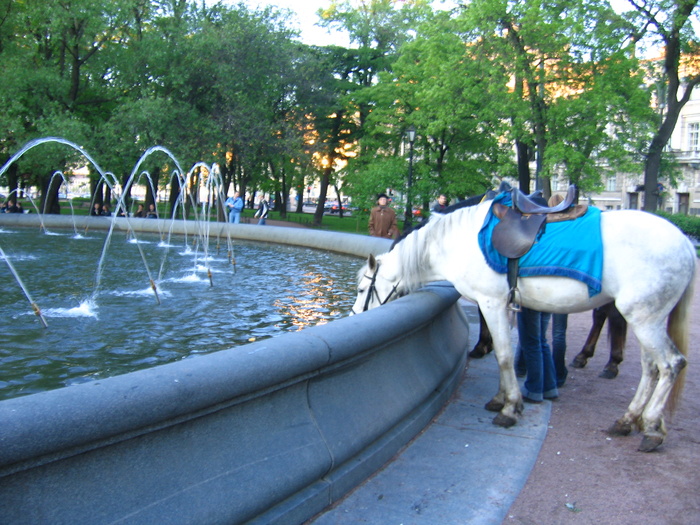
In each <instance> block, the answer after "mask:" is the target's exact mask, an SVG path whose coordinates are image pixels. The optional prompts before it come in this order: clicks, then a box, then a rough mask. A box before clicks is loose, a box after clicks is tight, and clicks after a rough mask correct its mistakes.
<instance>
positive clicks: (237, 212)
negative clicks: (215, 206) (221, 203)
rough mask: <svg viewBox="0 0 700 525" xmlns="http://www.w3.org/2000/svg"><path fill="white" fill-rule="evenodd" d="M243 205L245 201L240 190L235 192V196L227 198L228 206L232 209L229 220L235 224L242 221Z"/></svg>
mask: <svg viewBox="0 0 700 525" xmlns="http://www.w3.org/2000/svg"><path fill="white" fill-rule="evenodd" d="M243 206H245V202H243V199H242V198H241V193H240V192H238V191H237V192H236V193H234V194H233V197H229V198H228V199H226V207H227V208H228V209H229V210H230V211H229V216H228V221H229V222H232V223H233V224H238V223H239V222H241V212H242V211H243Z"/></svg>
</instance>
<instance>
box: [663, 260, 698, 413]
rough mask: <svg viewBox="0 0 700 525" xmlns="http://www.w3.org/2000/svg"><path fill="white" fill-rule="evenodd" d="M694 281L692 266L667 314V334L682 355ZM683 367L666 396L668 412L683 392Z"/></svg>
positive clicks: (685, 348)
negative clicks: (690, 273)
mask: <svg viewBox="0 0 700 525" xmlns="http://www.w3.org/2000/svg"><path fill="white" fill-rule="evenodd" d="M694 282H695V268H693V274H692V275H691V278H690V282H689V283H688V286H686V288H685V291H684V292H683V295H681V298H680V299H679V301H678V303H677V304H676V306H675V307H674V308H673V310H672V311H671V314H670V315H669V316H668V335H669V337H670V338H671V340H672V341H673V344H675V345H676V348H678V350H679V351H680V352H681V354H683V356H684V357H687V356H688V347H689V345H690V307H691V305H692V302H693V289H694ZM685 368H686V367H683V369H682V370H681V371H680V372H679V373H678V377H676V380H675V381H674V383H673V388H672V389H671V393H670V394H669V396H668V402H667V404H666V408H668V411H669V413H670V414H673V412H674V410H675V409H676V408H677V407H678V403H679V401H680V398H681V393H682V392H683V386H684V385H685Z"/></svg>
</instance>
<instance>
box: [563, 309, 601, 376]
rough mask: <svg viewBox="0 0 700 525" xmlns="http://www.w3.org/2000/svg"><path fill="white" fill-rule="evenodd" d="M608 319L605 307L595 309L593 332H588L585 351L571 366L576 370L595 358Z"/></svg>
mask: <svg viewBox="0 0 700 525" xmlns="http://www.w3.org/2000/svg"><path fill="white" fill-rule="evenodd" d="M607 318H608V312H607V310H606V309H605V306H601V307H600V308H595V309H593V326H591V331H590V332H588V338H587V339H586V342H585V343H584V345H583V349H582V350H581V351H580V352H579V353H578V354H577V355H576V357H574V360H573V361H572V362H571V366H572V367H574V368H584V367H585V366H586V364H587V363H588V360H589V359H590V358H591V357H593V354H594V353H595V346H596V344H598V339H599V338H600V332H601V331H602V330H603V325H604V324H605V320H606V319H607Z"/></svg>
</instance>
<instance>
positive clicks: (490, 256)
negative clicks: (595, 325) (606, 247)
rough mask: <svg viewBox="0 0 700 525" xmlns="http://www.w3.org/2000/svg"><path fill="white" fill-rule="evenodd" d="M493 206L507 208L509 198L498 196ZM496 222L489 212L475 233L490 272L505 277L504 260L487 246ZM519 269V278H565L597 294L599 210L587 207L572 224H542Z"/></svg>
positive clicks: (599, 277)
mask: <svg viewBox="0 0 700 525" xmlns="http://www.w3.org/2000/svg"><path fill="white" fill-rule="evenodd" d="M493 202H494V203H496V202H500V203H501V204H504V205H507V206H510V204H511V197H510V194H509V193H501V194H500V195H497V196H496V198H495V199H494V200H493ZM499 222H500V219H499V218H498V217H496V216H495V215H494V214H493V212H492V210H491V209H489V212H488V214H487V215H486V219H485V220H484V224H483V226H482V227H481V230H479V246H480V248H481V251H482V253H483V254H484V257H485V258H486V262H487V263H488V265H489V266H490V267H491V269H493V270H494V271H496V272H498V273H507V271H508V259H507V258H506V257H504V256H503V255H501V254H500V253H498V252H497V251H496V249H495V248H494V247H493V244H492V243H491V235H492V233H493V228H494V227H495V226H496V224H498V223H499ZM519 267H520V268H519V272H518V275H519V276H521V277H534V276H542V275H555V276H559V277H569V278H571V279H576V280H578V281H581V282H583V283H585V284H586V285H587V286H588V294H589V296H590V297H592V296H594V295H596V294H599V293H600V290H601V280H602V277H603V242H602V238H601V233H600V210H599V209H598V208H595V207H593V206H589V207H588V211H587V212H586V214H585V215H584V216H583V217H580V218H578V219H576V220H573V221H563V222H553V223H550V224H546V225H545V227H544V232H543V233H541V234H540V235H539V237H538V238H537V241H536V242H535V244H534V245H533V246H532V249H530V251H529V252H527V253H526V254H525V255H523V256H522V257H521V258H520V263H519Z"/></svg>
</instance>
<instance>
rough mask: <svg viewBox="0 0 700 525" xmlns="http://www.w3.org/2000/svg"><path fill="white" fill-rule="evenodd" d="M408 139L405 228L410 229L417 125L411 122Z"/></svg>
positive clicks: (407, 133) (407, 132)
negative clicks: (414, 143)
mask: <svg viewBox="0 0 700 525" xmlns="http://www.w3.org/2000/svg"><path fill="white" fill-rule="evenodd" d="M406 138H407V139H408V147H409V149H408V151H409V153H408V185H407V186H406V214H405V216H404V223H403V229H404V231H408V230H409V229H410V228H411V224H412V222H413V205H412V203H411V187H412V186H413V142H414V141H415V140H416V127H415V126H414V125H413V124H411V125H410V126H409V127H408V129H407V130H406Z"/></svg>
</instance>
